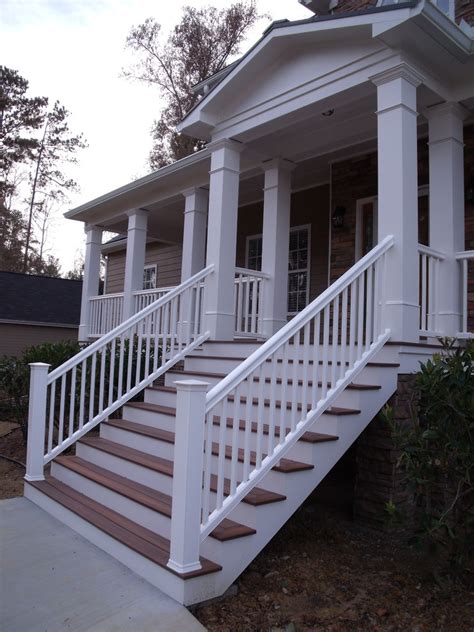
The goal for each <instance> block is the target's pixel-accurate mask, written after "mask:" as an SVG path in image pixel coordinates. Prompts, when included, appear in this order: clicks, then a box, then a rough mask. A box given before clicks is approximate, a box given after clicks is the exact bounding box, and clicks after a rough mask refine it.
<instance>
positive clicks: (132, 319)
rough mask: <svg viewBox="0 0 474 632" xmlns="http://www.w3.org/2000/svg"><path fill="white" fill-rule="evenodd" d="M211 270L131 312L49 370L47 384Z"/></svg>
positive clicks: (198, 274)
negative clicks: (111, 327)
mask: <svg viewBox="0 0 474 632" xmlns="http://www.w3.org/2000/svg"><path fill="white" fill-rule="evenodd" d="M213 270H214V265H213V264H211V265H209V266H207V267H206V268H204V269H203V270H200V271H199V272H197V273H196V274H195V275H194V276H192V277H190V278H189V279H188V280H187V281H185V282H184V283H182V284H181V285H178V286H177V287H176V288H174V290H172V291H171V292H168V294H166V295H165V296H162V297H161V298H159V299H158V300H157V301H155V302H154V303H151V305H148V306H147V307H145V308H144V309H142V310H141V311H140V312H137V313H136V314H133V316H130V318H128V319H127V320H125V321H124V322H123V323H121V324H120V325H119V326H118V327H115V329H112V330H111V331H109V332H108V333H107V334H105V335H104V336H102V338H99V340H96V341H95V342H93V343H92V344H90V345H88V346H87V347H86V348H85V349H83V350H82V351H80V352H79V353H78V354H77V355H75V356H74V357H73V358H70V359H69V360H66V362H64V364H61V366H58V367H57V368H56V369H54V371H51V373H50V374H49V375H48V384H51V382H52V381H53V380H55V379H57V378H58V377H61V376H62V375H63V374H64V373H65V372H66V371H68V370H69V369H72V368H73V367H74V366H78V365H79V364H81V362H82V361H83V360H85V359H87V358H88V357H90V356H91V355H92V354H93V353H94V352H95V351H98V350H99V349H100V348H101V347H103V346H105V345H106V344H107V343H108V342H111V341H112V340H113V339H114V338H117V337H118V336H120V335H121V334H123V333H125V332H126V331H127V330H128V329H130V328H131V327H133V325H135V324H136V323H138V322H139V321H140V320H142V319H144V318H145V317H146V316H148V315H149V314H151V313H152V312H154V311H155V310H156V309H158V308H159V307H161V306H162V305H164V304H165V303H167V302H169V301H171V300H172V299H173V298H176V297H177V296H178V295H179V294H180V293H182V292H183V291H184V290H187V289H189V288H190V287H192V286H193V285H194V284H195V283H197V281H201V280H202V279H204V278H205V277H206V276H207V275H208V274H209V273H210V272H212V271H213Z"/></svg>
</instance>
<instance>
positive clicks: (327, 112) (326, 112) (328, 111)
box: [323, 110, 334, 116]
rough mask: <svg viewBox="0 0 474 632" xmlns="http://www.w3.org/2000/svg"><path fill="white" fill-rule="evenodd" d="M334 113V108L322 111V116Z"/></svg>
mask: <svg viewBox="0 0 474 632" xmlns="http://www.w3.org/2000/svg"><path fill="white" fill-rule="evenodd" d="M333 114H334V110H326V111H325V112H323V116H332V115H333Z"/></svg>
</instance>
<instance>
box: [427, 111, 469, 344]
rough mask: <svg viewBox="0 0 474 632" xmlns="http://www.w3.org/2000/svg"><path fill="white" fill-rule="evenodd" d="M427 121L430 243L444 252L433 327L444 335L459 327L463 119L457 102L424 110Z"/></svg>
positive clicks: (450, 334) (462, 215)
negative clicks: (458, 258)
mask: <svg viewBox="0 0 474 632" xmlns="http://www.w3.org/2000/svg"><path fill="white" fill-rule="evenodd" d="M424 114H425V116H426V117H427V119H428V123H429V168H430V189H429V203H430V221H429V227H430V246H431V247H432V248H434V249H436V250H439V251H440V252H442V253H444V255H445V259H444V260H443V262H442V263H441V265H440V269H439V283H438V285H437V293H436V300H437V305H436V311H437V315H436V329H437V331H439V332H441V333H443V334H444V335H446V336H455V335H456V334H457V333H458V332H459V331H461V283H460V267H459V263H458V262H457V261H456V259H455V254H456V252H459V251H461V250H464V144H463V121H464V119H465V118H466V117H467V116H468V112H467V110H465V109H464V108H463V107H462V106H460V105H459V104H458V103H443V104H441V105H436V106H433V107H431V108H428V109H427V110H426V111H425V112H424Z"/></svg>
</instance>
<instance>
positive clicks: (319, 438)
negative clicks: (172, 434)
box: [214, 415, 339, 443]
mask: <svg viewBox="0 0 474 632" xmlns="http://www.w3.org/2000/svg"><path fill="white" fill-rule="evenodd" d="M214 424H215V425H216V426H218V425H219V424H220V417H218V416H217V415H216V416H214ZM226 425H227V427H228V428H233V426H234V421H233V419H232V417H227V423H226ZM239 429H240V430H245V419H241V420H240V421H239ZM251 431H252V432H257V431H258V424H257V422H255V421H253V422H252V424H251ZM269 432H270V427H269V425H268V424H263V434H264V435H268V434H269ZM274 432H275V437H279V436H280V426H275V428H274ZM338 439H339V437H337V436H336V435H328V434H323V433H321V432H312V431H308V432H305V433H304V435H303V436H302V437H301V438H300V439H299V441H303V442H304V443H326V442H328V441H337V440H338Z"/></svg>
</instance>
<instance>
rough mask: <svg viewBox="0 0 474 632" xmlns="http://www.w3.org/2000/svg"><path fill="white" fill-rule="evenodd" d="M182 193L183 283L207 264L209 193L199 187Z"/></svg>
mask: <svg viewBox="0 0 474 632" xmlns="http://www.w3.org/2000/svg"><path fill="white" fill-rule="evenodd" d="M181 193H182V194H183V195H184V199H185V207H184V231H183V259H182V264H181V283H183V282H184V281H186V280H187V279H189V277H192V276H193V274H196V272H199V271H200V270H202V269H203V268H204V267H205V265H206V228H207V207H208V203H209V193H208V192H207V191H205V190H204V189H199V188H192V189H186V190H185V191H182V192H181Z"/></svg>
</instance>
